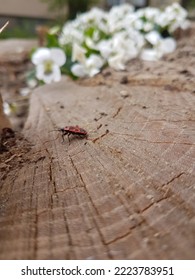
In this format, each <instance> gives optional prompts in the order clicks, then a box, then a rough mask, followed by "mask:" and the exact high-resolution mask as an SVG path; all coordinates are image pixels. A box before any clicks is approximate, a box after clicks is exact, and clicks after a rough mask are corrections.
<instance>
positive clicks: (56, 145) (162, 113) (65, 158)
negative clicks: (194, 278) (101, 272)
mask: <svg viewBox="0 0 195 280" xmlns="http://www.w3.org/2000/svg"><path fill="white" fill-rule="evenodd" d="M182 44H183V45H182ZM193 44H194V39H193V40H192V42H191V45H190V44H189V43H188V44H185V43H184V42H183V41H182V42H181V43H180V48H178V50H177V52H176V53H175V54H173V55H170V56H168V57H167V58H166V59H164V60H163V61H160V62H156V63H149V62H148V63H144V62H140V61H138V60H136V61H133V62H131V63H129V65H128V68H127V72H125V73H124V72H123V73H116V72H112V71H111V70H105V71H104V72H103V74H102V75H99V76H97V77H96V78H94V79H91V80H84V81H82V82H74V81H71V80H69V79H66V78H63V79H62V81H61V82H60V83H56V84H52V85H47V86H42V87H40V88H38V89H37V90H35V91H34V93H33V94H32V96H31V104H30V112H29V117H28V120H27V123H26V125H25V129H24V131H23V133H24V136H25V138H26V139H27V140H28V141H29V142H30V143H31V148H30V151H29V152H26V153H23V155H22V157H23V160H22V161H21V163H20V164H16V166H12V168H11V169H10V170H9V172H8V173H6V176H4V178H3V179H2V184H1V188H0V201H1V205H0V258H1V259H194V258H195V173H194V158H195V146H194V143H195V141H194V140H195V126H194V124H195V122H194V117H195V114H194V109H195V106H194V105H195V96H194V86H195V82H194V74H195V67H194V65H195V64H194V62H195V55H194V54H195V53H194V47H193V46H194V45H193ZM187 53H188V54H189V55H187ZM192 54H193V55H192ZM66 125H79V126H80V127H82V128H84V129H85V130H87V131H88V134H89V139H82V138H79V137H75V136H70V143H69V142H68V138H65V142H64V143H62V141H61V140H62V139H61V135H60V133H58V132H57V131H52V130H54V129H56V128H59V127H63V126H66ZM12 156H13V155H12ZM11 161H12V158H11V159H10V161H9V162H7V164H9V163H10V164H11Z"/></svg>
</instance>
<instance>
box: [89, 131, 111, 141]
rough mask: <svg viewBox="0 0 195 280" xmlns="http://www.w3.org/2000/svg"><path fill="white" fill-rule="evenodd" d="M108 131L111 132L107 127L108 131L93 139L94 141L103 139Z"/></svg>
mask: <svg viewBox="0 0 195 280" xmlns="http://www.w3.org/2000/svg"><path fill="white" fill-rule="evenodd" d="M108 133H109V130H108V129H106V132H105V133H103V134H102V135H100V136H99V137H97V138H95V139H93V140H92V142H93V143H95V142H96V141H98V140H100V139H102V138H103V137H104V136H106V135H107V134H108Z"/></svg>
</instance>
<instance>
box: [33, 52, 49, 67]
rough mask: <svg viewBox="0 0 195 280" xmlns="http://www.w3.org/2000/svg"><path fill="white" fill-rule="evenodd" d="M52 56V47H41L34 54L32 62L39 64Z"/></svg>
mask: <svg viewBox="0 0 195 280" xmlns="http://www.w3.org/2000/svg"><path fill="white" fill-rule="evenodd" d="M50 58H51V54H50V49H48V48H39V49H37V51H36V52H34V53H33V55H32V63H34V64H35V65H38V64H39V63H42V62H43V61H44V60H48V59H50Z"/></svg>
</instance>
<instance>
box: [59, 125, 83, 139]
mask: <svg viewBox="0 0 195 280" xmlns="http://www.w3.org/2000/svg"><path fill="white" fill-rule="evenodd" d="M56 131H60V132H61V134H62V140H63V142H64V136H65V135H67V136H68V141H69V136H70V135H71V134H72V135H77V136H80V137H83V138H87V137H88V134H87V131H86V130H84V129H83V128H81V127H79V126H78V125H76V126H65V127H64V128H59V129H56ZM69 142H70V141H69Z"/></svg>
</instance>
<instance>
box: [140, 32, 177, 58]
mask: <svg viewBox="0 0 195 280" xmlns="http://www.w3.org/2000/svg"><path fill="white" fill-rule="evenodd" d="M176 46H177V45H176V41H175V40H174V39H173V38H171V37H168V38H159V39H158V41H157V40H155V44H154V47H153V48H151V49H149V48H146V49H143V50H142V52H141V54H140V58H141V59H143V60H148V61H156V60H159V59H160V58H161V57H162V56H163V55H164V54H168V53H171V52H173V51H174V50H175V49H176Z"/></svg>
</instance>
